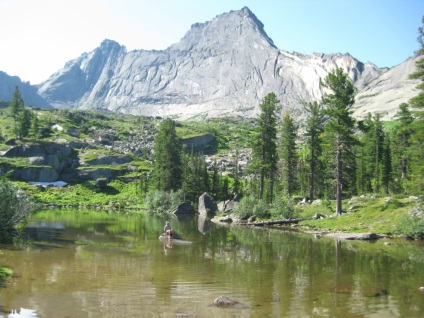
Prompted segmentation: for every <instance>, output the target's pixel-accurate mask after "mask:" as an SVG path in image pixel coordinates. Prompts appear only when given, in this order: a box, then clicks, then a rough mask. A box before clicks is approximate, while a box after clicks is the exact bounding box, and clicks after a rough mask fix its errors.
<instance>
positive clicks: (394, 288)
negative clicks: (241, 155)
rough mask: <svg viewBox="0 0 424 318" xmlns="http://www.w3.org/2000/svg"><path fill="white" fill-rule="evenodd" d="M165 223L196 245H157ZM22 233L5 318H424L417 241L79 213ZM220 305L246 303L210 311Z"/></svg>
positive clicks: (0, 254) (33, 223) (47, 215)
mask: <svg viewBox="0 0 424 318" xmlns="http://www.w3.org/2000/svg"><path fill="white" fill-rule="evenodd" d="M165 220H169V221H170V222H171V225H172V227H173V228H174V230H175V231H176V232H177V233H178V234H179V235H180V236H181V237H182V238H184V240H186V241H188V242H191V244H190V243H188V242H183V243H182V244H177V243H178V242H174V241H168V240H165V241H161V240H159V239H158V237H159V236H160V234H161V233H162V230H163V226H164V223H165ZM25 235H26V236H27V237H28V238H30V242H29V243H28V244H27V245H25V246H24V247H23V248H22V249H11V247H10V246H0V264H1V265H7V266H10V267H12V268H13V270H14V272H15V276H14V277H13V278H11V279H10V280H9V281H8V282H7V284H6V286H5V287H3V288H0V316H6V317H7V314H8V313H10V312H11V311H12V310H19V309H20V308H21V307H23V308H28V309H32V310H36V314H37V317H55V318H57V317H59V318H61V317H90V318H93V317H217V316H220V317H423V316H424V292H420V291H419V290H418V288H419V287H421V286H424V270H423V265H424V245H423V243H422V242H408V241H401V240H378V241H375V242H358V241H337V240H334V239H330V238H325V237H318V236H317V237H316V236H314V235H312V234H302V233H299V232H296V231H293V230H288V229H286V230H284V229H281V228H278V229H277V228H271V229H259V228H247V227H243V226H231V227H225V226H217V225H215V224H213V223H211V222H210V221H209V220H202V219H199V218H198V217H197V216H196V217H188V218H183V219H177V218H175V217H171V216H164V215H150V214H138V215H128V216H125V215H117V214H109V213H106V212H96V211H78V210H72V211H42V212H39V213H37V214H36V215H34V216H33V217H32V218H31V220H30V221H29V222H28V225H27V228H26V231H25ZM219 296H228V297H231V298H233V299H235V300H237V301H238V302H239V303H240V304H238V306H236V307H235V308H217V307H214V306H212V305H211V304H212V303H213V301H214V300H215V299H216V298H218V297H219Z"/></svg>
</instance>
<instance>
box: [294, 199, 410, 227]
mask: <svg viewBox="0 0 424 318" xmlns="http://www.w3.org/2000/svg"><path fill="white" fill-rule="evenodd" d="M386 201H387V198H375V199H362V200H361V201H359V203H357V204H355V206H357V209H355V211H354V212H349V213H344V214H342V215H341V216H331V215H333V213H332V212H330V211H329V210H328V209H326V208H325V207H324V206H322V205H321V206H314V205H308V206H306V207H302V208H300V215H301V217H303V218H305V219H309V220H305V221H302V222H300V223H299V225H301V226H305V227H310V228H312V229H314V230H317V231H346V232H351V233H361V232H365V233H368V232H372V233H377V234H391V233H393V231H394V230H395V226H396V224H398V223H399V221H400V220H401V219H402V218H403V217H404V216H406V215H407V213H408V211H409V210H410V209H411V208H412V207H413V206H414V204H415V201H414V200H411V199H408V198H402V199H393V198H391V199H390V201H389V202H386ZM332 206H333V207H334V206H335V204H334V202H332ZM343 207H344V208H347V207H348V206H347V202H344V205H343ZM315 213H321V214H323V215H327V217H326V218H324V219H319V220H310V218H311V217H312V216H313V215H315Z"/></svg>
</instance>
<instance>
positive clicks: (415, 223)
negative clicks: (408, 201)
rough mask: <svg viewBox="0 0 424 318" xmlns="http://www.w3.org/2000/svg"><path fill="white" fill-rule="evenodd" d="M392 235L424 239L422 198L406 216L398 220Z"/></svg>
mask: <svg viewBox="0 0 424 318" xmlns="http://www.w3.org/2000/svg"><path fill="white" fill-rule="evenodd" d="M394 233H395V234H403V235H406V236H408V237H411V238H414V239H424V197H419V198H418V200H417V203H416V204H415V206H414V207H413V208H412V209H411V211H409V213H408V215H407V216H405V217H404V218H402V219H401V220H400V222H399V224H398V225H397V227H396V229H395V231H394Z"/></svg>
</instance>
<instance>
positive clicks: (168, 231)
mask: <svg viewBox="0 0 424 318" xmlns="http://www.w3.org/2000/svg"><path fill="white" fill-rule="evenodd" d="M163 232H164V233H165V234H166V235H168V236H169V237H171V236H172V227H171V225H170V224H169V221H166V222H165V226H164V228H163Z"/></svg>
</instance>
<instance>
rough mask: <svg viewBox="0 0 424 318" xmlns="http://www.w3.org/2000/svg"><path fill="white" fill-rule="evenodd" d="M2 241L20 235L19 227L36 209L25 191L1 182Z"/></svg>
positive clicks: (0, 234) (0, 221) (0, 236)
mask: <svg viewBox="0 0 424 318" xmlns="http://www.w3.org/2000/svg"><path fill="white" fill-rule="evenodd" d="M0 202H1V204H0V240H1V241H7V240H10V239H11V238H13V236H14V234H17V233H18V231H17V230H18V226H19V225H20V224H22V223H23V221H24V220H25V219H26V218H27V217H28V216H29V215H30V214H31V213H32V212H33V211H34V210H35V209H36V205H35V203H34V202H33V201H32V200H31V198H30V197H29V196H28V195H26V194H25V192H24V191H22V190H21V189H19V188H18V187H16V186H14V185H13V184H11V183H9V182H6V181H2V180H0Z"/></svg>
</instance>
